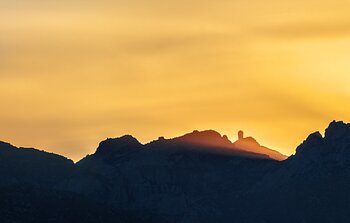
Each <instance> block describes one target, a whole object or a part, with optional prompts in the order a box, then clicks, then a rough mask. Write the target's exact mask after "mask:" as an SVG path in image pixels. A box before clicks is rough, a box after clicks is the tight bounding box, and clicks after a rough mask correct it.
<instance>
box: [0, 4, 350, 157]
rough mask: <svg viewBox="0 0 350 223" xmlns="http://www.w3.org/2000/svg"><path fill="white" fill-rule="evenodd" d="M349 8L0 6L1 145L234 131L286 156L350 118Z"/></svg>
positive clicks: (75, 147)
mask: <svg viewBox="0 0 350 223" xmlns="http://www.w3.org/2000/svg"><path fill="white" fill-rule="evenodd" d="M349 8H350V2H349V1H348V0H337V1H331V0H318V1H316V0H306V1H305V0H293V1H292V0H287V1H277V0H267V1H261V0H251V1H246V0H245V1H244V0H237V1H229V0H219V1H207V0H192V1H184V0H177V1H168V0H148V1H140V0H130V1H110V0H100V1H92V0H87V1H82V0H70V1H68V0H62V1H41V0H19V1H12V0H0V103H1V109H0V123H1V124H0V139H1V140H4V141H9V142H12V143H14V144H16V145H20V146H35V147H38V148H40V149H44V150H47V151H53V152H56V153H60V154H63V155H66V156H68V157H70V158H73V159H75V160H77V159H79V158H81V157H82V156H84V155H85V154H86V153H91V152H93V151H94V149H95V147H96V146H97V143H98V142H99V141H100V140H102V139H104V138H106V137H113V136H119V135H123V134H126V133H130V134H133V135H135V136H136V137H138V138H139V139H140V140H141V141H142V142H147V141H149V140H151V139H155V138H157V137H158V136H159V135H164V136H166V137H171V136H175V135H179V134H182V133H185V132H189V131H191V130H193V129H209V128H210V129H215V130H218V131H220V132H221V133H223V134H227V135H228V136H229V137H230V138H232V139H235V137H236V132H237V130H239V129H243V130H245V132H246V133H247V134H249V135H253V136H254V137H255V138H257V140H258V141H259V142H260V143H261V144H263V145H266V146H268V147H270V148H273V149H277V150H280V151H281V152H282V153H285V154H291V153H293V152H294V150H295V147H296V146H297V145H298V144H299V143H300V142H301V141H302V140H303V139H304V138H305V137H306V136H307V134H308V133H310V132H312V131H316V130H322V129H323V128H324V127H326V125H327V123H328V122H330V121H331V120H333V119H342V120H344V121H349V117H350V103H349V102H350V88H349V84H350V65H349V58H350V16H349V13H348V10H349Z"/></svg>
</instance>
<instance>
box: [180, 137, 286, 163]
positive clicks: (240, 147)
mask: <svg viewBox="0 0 350 223" xmlns="http://www.w3.org/2000/svg"><path fill="white" fill-rule="evenodd" d="M174 140H176V141H179V142H183V143H187V144H193V145H201V146H208V147H213V148H217V149H222V150H225V151H231V152H233V151H236V152H238V153H241V154H246V155H247V156H249V154H250V156H253V157H254V155H255V156H261V155H263V156H268V157H269V158H271V159H274V160H279V161H282V160H285V159H287V158H288V156H285V155H283V154H281V153H279V152H277V151H275V150H272V149H269V148H267V147H264V146H261V145H260V144H259V143H258V142H257V141H256V140H255V139H254V138H253V137H246V138H245V137H244V133H243V131H239V132H238V140H237V141H236V142H234V143H232V142H231V141H230V140H229V139H228V137H227V136H226V135H224V136H221V135H220V134H219V133H218V132H216V131H213V130H206V131H201V132H200V131H194V132H192V133H189V134H186V135H184V136H181V137H178V138H175V139H174Z"/></svg>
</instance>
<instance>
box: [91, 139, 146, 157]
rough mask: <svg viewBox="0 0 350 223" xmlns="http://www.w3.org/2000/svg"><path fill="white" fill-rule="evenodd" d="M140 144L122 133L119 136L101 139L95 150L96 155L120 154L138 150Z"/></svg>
mask: <svg viewBox="0 0 350 223" xmlns="http://www.w3.org/2000/svg"><path fill="white" fill-rule="evenodd" d="M141 146H142V144H141V143H140V142H139V141H138V140H137V139H136V138H134V137H133V136H131V135H124V136H122V137H119V138H108V139H106V140H105V141H102V142H101V143H100V144H99V146H98V148H97V150H96V154H97V155H122V154H125V153H129V152H132V151H134V150H138V149H139V148H140V147H141Z"/></svg>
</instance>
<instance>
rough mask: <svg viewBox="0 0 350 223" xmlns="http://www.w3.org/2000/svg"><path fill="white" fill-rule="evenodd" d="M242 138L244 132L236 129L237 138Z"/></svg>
mask: <svg viewBox="0 0 350 223" xmlns="http://www.w3.org/2000/svg"><path fill="white" fill-rule="evenodd" d="M243 138H244V132H243V131H242V130H240V131H238V140H241V139H243Z"/></svg>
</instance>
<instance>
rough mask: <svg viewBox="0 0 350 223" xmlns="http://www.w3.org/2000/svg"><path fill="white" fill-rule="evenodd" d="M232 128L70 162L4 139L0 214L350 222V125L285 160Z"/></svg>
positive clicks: (117, 141) (116, 146) (108, 145)
mask: <svg viewBox="0 0 350 223" xmlns="http://www.w3.org/2000/svg"><path fill="white" fill-rule="evenodd" d="M238 135H239V137H238V140H237V141H236V142H233V143H232V142H231V141H230V140H229V139H228V138H227V137H226V136H222V135H220V134H219V133H217V132H215V131H213V130H207V131H194V132H192V133H189V134H185V135H183V136H180V137H176V138H173V139H165V138H164V137H160V138H159V139H158V140H155V141H152V142H150V143H147V144H141V143H140V142H139V141H138V140H137V139H135V138H134V137H132V136H130V135H126V136H122V137H119V138H110V139H107V140H105V141H103V142H101V143H100V144H99V146H98V148H97V149H96V152H95V153H94V154H91V155H88V156H86V157H85V158H84V159H82V160H80V161H79V162H77V163H76V164H74V163H73V162H72V161H71V160H69V159H67V158H64V157H62V156H59V155H56V154H51V153H46V152H44V151H39V150H36V149H25V148H17V147H14V146H12V145H10V144H8V143H2V142H1V143H0V198H1V199H0V222H4V223H7V222H15V223H22V222H23V223H24V222H26V223H27V222H78V221H84V222H126V223H128V222H129V223H136V222H137V223H138V222H147V223H148V222H151V223H152V222H154V223H164V222H165V223H168V222H169V223H172V222H174V223H175V222H176V223H177V222H181V223H182V222H183V223H202V222H223V223H226V222H244V223H266V222H273V223H275V222H276V223H277V222H287V223H292V222H293V223H294V222H306V223H308V222H337V223H338V222H340V223H342V222H348V221H349V219H350V212H349V207H348V204H349V203H350V192H349V188H350V125H349V124H345V123H344V122H339V121H333V122H332V123H330V125H329V126H328V128H327V129H326V131H325V134H324V136H322V134H321V133H319V132H316V133H313V134H311V135H310V136H308V137H307V139H306V140H305V141H304V142H302V143H301V144H300V146H298V148H297V149H296V153H295V155H293V156H291V157H289V158H288V159H286V160H284V158H285V157H284V156H283V155H280V154H279V153H277V152H276V153H275V152H274V151H273V150H270V149H267V148H266V147H263V146H260V144H259V143H258V142H257V141H256V140H255V139H254V138H252V137H244V133H243V132H242V131H240V132H239V134H238ZM282 158H283V159H282ZM279 160H283V161H279Z"/></svg>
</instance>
